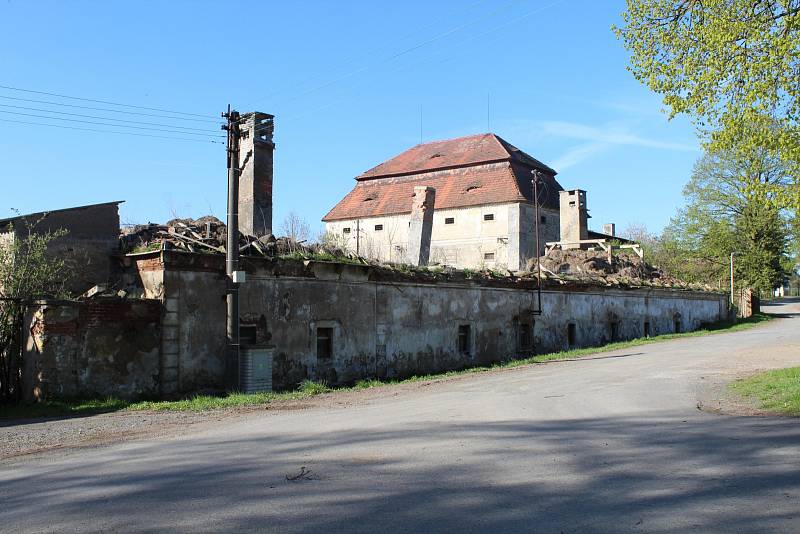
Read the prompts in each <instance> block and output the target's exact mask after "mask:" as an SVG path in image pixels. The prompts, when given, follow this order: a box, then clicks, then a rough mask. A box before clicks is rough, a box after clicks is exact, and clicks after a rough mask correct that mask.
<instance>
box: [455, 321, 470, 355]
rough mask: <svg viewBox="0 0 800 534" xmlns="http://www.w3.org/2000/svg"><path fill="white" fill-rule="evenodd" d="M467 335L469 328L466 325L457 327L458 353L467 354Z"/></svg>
mask: <svg viewBox="0 0 800 534" xmlns="http://www.w3.org/2000/svg"><path fill="white" fill-rule="evenodd" d="M469 335H470V326H469V325H468V324H461V325H458V352H460V353H461V354H469Z"/></svg>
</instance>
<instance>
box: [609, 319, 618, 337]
mask: <svg viewBox="0 0 800 534" xmlns="http://www.w3.org/2000/svg"><path fill="white" fill-rule="evenodd" d="M618 339H619V323H618V322H617V321H611V341H617V340H618Z"/></svg>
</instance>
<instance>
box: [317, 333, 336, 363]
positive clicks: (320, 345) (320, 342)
mask: <svg viewBox="0 0 800 534" xmlns="http://www.w3.org/2000/svg"><path fill="white" fill-rule="evenodd" d="M331 356H333V328H317V358H319V359H322V360H329V359H330V358H331Z"/></svg>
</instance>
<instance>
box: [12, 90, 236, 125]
mask: <svg viewBox="0 0 800 534" xmlns="http://www.w3.org/2000/svg"><path fill="white" fill-rule="evenodd" d="M0 98H2V99H5V100H16V101H17V102H33V103H35V104H49V105H53V106H64V107H69V108H76V109H90V110H92V111H108V112H111V113H124V114H126V115H138V116H142V117H162V118H163V117H164V115H162V114H161V113H142V112H141V111H127V110H123V109H109V108H96V107H93V106H80V105H78V104H67V103H65V102H52V101H49V100H36V99H33V98H19V97H16V96H8V95H0ZM170 119H174V120H180V121H197V122H215V123H217V124H219V123H220V120H219V119H210V118H209V119H195V118H192V117H170Z"/></svg>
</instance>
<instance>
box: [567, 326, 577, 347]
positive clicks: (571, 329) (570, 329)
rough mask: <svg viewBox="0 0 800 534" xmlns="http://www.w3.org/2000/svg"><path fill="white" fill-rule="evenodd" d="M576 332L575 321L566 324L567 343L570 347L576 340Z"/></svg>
mask: <svg viewBox="0 0 800 534" xmlns="http://www.w3.org/2000/svg"><path fill="white" fill-rule="evenodd" d="M577 333H578V329H577V327H576V326H575V323H569V324H568V325H567V345H569V346H570V347H574V346H575V342H576V340H577Z"/></svg>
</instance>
